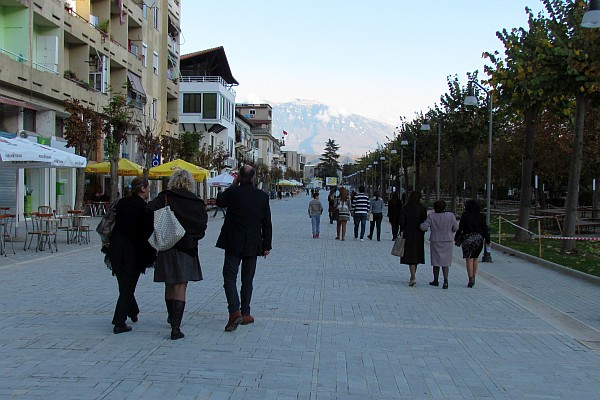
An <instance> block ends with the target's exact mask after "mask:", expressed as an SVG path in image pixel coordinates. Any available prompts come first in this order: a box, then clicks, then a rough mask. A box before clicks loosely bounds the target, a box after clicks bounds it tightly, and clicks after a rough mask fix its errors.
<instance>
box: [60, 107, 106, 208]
mask: <svg viewBox="0 0 600 400" xmlns="http://www.w3.org/2000/svg"><path fill="white" fill-rule="evenodd" d="M65 112H67V113H68V114H69V117H68V118H67V119H66V121H65V132H64V137H65V139H66V140H67V147H74V148H75V153H76V154H77V155H80V156H82V157H85V158H86V159H87V160H89V159H90V158H91V156H92V154H93V153H94V151H95V150H96V147H97V144H98V141H99V140H100V139H101V138H102V117H101V116H100V114H98V113H97V112H96V111H94V110H93V109H92V108H90V107H86V106H83V105H82V104H81V103H80V102H79V100H78V99H69V100H65ZM76 179H77V181H76V186H75V207H76V208H79V209H81V208H83V197H84V191H85V170H84V169H83V168H77V178H76Z"/></svg>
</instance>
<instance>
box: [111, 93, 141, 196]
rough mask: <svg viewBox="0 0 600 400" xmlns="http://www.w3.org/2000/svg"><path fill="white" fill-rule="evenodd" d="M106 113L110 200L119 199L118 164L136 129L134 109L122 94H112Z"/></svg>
mask: <svg viewBox="0 0 600 400" xmlns="http://www.w3.org/2000/svg"><path fill="white" fill-rule="evenodd" d="M103 111H104V128H103V134H104V141H105V143H106V149H107V151H108V155H109V160H110V198H111V199H113V200H116V199H117V197H118V193H119V192H118V183H119V181H118V179H119V178H118V163H119V156H120V152H121V145H122V144H123V143H127V137H128V136H129V135H130V134H131V132H132V131H133V129H134V128H135V126H134V124H133V123H131V121H132V119H133V118H132V107H131V106H130V105H129V102H128V99H127V97H126V96H125V95H123V94H121V93H111V96H110V99H109V100H108V104H107V105H106V106H105V107H103Z"/></svg>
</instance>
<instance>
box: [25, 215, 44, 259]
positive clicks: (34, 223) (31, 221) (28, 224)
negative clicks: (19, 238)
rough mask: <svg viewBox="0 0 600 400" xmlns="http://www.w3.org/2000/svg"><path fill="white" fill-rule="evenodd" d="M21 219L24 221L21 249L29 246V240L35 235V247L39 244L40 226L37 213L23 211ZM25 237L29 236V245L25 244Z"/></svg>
mask: <svg viewBox="0 0 600 400" xmlns="http://www.w3.org/2000/svg"><path fill="white" fill-rule="evenodd" d="M23 221H24V222H25V243H23V251H25V250H27V249H30V248H31V242H32V241H33V238H34V237H35V238H36V239H37V240H36V242H35V248H36V249H37V248H38V246H39V244H40V234H41V232H40V228H39V224H38V222H39V219H38V218H37V213H23ZM27 238H29V245H27Z"/></svg>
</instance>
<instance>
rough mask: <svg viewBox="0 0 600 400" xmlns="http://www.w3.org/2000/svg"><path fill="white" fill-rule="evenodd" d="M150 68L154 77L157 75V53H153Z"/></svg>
mask: <svg viewBox="0 0 600 400" xmlns="http://www.w3.org/2000/svg"><path fill="white" fill-rule="evenodd" d="M152 68H153V69H154V75H158V53H157V52H154V59H153V60H152Z"/></svg>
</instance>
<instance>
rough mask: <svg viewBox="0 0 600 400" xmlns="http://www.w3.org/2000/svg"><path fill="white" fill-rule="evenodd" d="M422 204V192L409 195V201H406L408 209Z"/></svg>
mask: <svg viewBox="0 0 600 400" xmlns="http://www.w3.org/2000/svg"><path fill="white" fill-rule="evenodd" d="M419 204H421V192H418V191H414V192H410V193H409V194H408V200H407V201H406V205H407V206H408V207H413V206H417V205H419Z"/></svg>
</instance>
